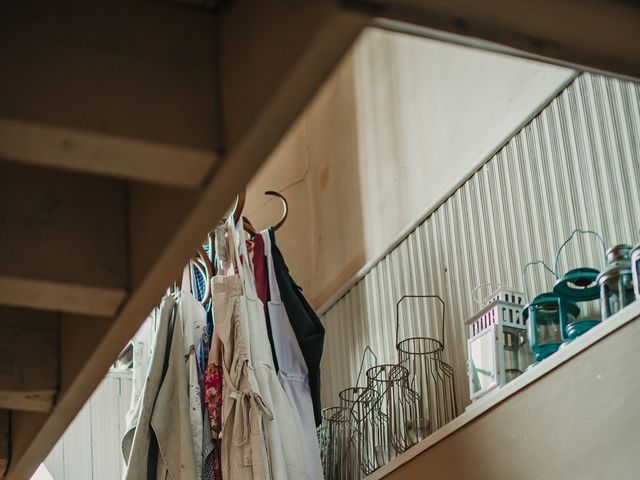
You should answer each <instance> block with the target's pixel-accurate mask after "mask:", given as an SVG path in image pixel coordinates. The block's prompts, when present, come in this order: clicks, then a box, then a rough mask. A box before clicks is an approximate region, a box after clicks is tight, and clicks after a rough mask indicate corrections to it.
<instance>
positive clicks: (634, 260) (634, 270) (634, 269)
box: [631, 244, 640, 300]
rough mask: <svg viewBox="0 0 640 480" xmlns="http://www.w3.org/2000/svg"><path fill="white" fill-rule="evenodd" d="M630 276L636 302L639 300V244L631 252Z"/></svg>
mask: <svg viewBox="0 0 640 480" xmlns="http://www.w3.org/2000/svg"><path fill="white" fill-rule="evenodd" d="M631 276H632V277H633V290H634V291H635V294H636V300H640V244H638V245H636V246H635V248H634V249H633V250H632V251H631Z"/></svg>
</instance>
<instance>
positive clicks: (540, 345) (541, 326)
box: [522, 260, 580, 365]
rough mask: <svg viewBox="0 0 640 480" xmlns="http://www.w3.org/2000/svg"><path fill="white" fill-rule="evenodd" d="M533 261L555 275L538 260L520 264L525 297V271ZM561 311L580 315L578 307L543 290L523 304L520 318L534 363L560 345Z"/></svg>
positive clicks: (526, 292) (574, 316)
mask: <svg viewBox="0 0 640 480" xmlns="http://www.w3.org/2000/svg"><path fill="white" fill-rule="evenodd" d="M536 264H540V265H542V266H544V268H545V269H546V270H547V271H549V272H550V273H552V274H553V276H554V278H557V275H556V273H555V272H554V271H553V270H551V269H550V268H549V267H548V266H547V265H546V264H545V263H544V262H543V261H542V260H536V261H534V262H529V263H528V264H527V265H526V266H525V267H524V272H523V277H524V287H525V295H527V298H529V295H528V292H529V289H528V286H527V276H526V272H527V269H528V268H529V267H530V266H532V265H536ZM561 312H562V313H564V314H565V315H567V316H569V317H570V318H577V317H578V315H579V314H580V309H579V308H578V306H577V305H575V304H574V303H571V302H567V301H564V300H562V299H561V298H560V297H558V295H556V294H555V293H553V292H546V293H542V294H540V295H538V296H536V297H535V298H534V299H533V300H531V302H529V304H528V305H526V306H525V307H524V310H523V311H522V318H523V320H524V323H525V324H526V325H527V333H528V339H529V345H530V347H531V352H532V353H533V357H534V359H535V361H536V362H540V361H542V360H544V359H545V358H547V357H548V356H549V355H551V354H553V353H555V352H556V351H557V350H558V348H560V345H561V344H562V323H561V321H560V315H561ZM534 365H535V364H534Z"/></svg>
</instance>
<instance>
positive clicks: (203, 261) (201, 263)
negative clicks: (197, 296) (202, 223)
mask: <svg viewBox="0 0 640 480" xmlns="http://www.w3.org/2000/svg"><path fill="white" fill-rule="evenodd" d="M196 253H197V255H196V256H195V257H193V258H192V259H191V265H192V266H193V267H195V268H197V269H198V270H199V271H200V273H201V274H202V276H203V277H204V278H205V282H204V284H205V291H204V292H205V293H204V297H202V300H200V304H202V305H207V304H208V303H209V300H211V277H212V276H213V275H214V271H213V265H212V264H211V260H210V259H209V256H208V255H207V252H205V250H204V248H203V247H199V248H198V250H197V251H196Z"/></svg>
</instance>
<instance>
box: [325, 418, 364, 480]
mask: <svg viewBox="0 0 640 480" xmlns="http://www.w3.org/2000/svg"><path fill="white" fill-rule="evenodd" d="M322 421H323V422H324V423H325V431H324V434H325V435H326V439H327V442H326V450H325V452H324V455H322V453H321V456H322V458H324V462H325V463H324V464H323V468H324V478H325V479H327V480H345V479H351V478H359V477H358V476H357V472H354V470H353V462H352V461H351V458H350V453H351V445H352V443H353V441H352V431H351V413H350V412H349V411H347V410H345V409H344V408H342V407H329V408H325V409H324V410H322Z"/></svg>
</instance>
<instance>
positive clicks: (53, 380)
mask: <svg viewBox="0 0 640 480" xmlns="http://www.w3.org/2000/svg"><path fill="white" fill-rule="evenodd" d="M59 330H60V323H59V318H58V315H57V314H55V313H51V312H38V311H34V310H26V309H16V308H0V365H2V367H1V368H0V410H1V409H8V410H25V411H34V412H48V411H50V410H51V409H52V408H53V405H54V401H55V397H56V395H57V393H58V389H59V387H60V371H59V368H60V367H59V365H60V362H59V355H60V338H59V334H60V331H59Z"/></svg>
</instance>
